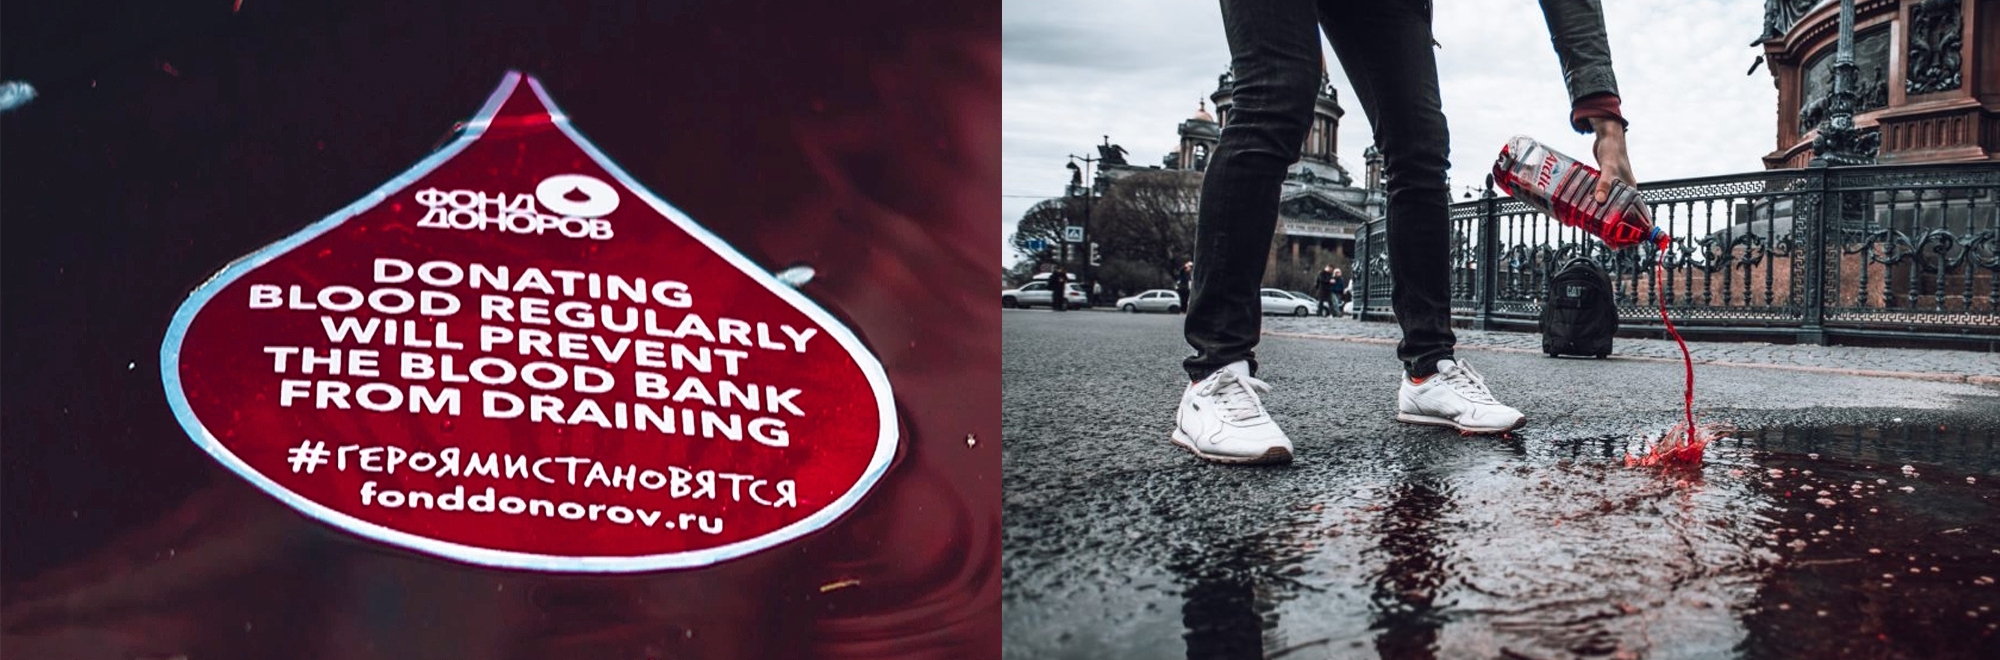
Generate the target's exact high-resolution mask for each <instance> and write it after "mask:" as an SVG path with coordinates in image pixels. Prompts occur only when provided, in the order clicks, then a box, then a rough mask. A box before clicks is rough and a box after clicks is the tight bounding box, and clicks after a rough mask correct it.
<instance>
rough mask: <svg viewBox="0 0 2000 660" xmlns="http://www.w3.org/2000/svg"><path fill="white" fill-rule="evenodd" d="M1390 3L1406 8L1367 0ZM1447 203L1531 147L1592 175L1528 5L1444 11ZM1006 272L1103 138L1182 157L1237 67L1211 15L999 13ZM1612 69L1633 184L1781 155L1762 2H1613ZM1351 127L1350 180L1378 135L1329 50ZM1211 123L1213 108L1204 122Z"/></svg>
mask: <svg viewBox="0 0 2000 660" xmlns="http://www.w3.org/2000/svg"><path fill="white" fill-rule="evenodd" d="M1360 1H1363V2H1390V1H1396V0H1360ZM1435 2H1436V5H1437V14H1436V17H1437V18H1436V30H1435V32H1436V34H1437V40H1438V42H1439V43H1441V44H1442V45H1443V47H1442V48H1441V49H1439V50H1438V51H1437V56H1438V69H1439V77H1440V79H1441V82H1442V84H1443V90H1444V92H1443V93H1444V109H1445V114H1446V116H1447V117H1448V118H1449V120H1450V126H1451V152H1452V169H1451V178H1452V188H1453V191H1454V197H1457V196H1458V195H1459V194H1461V192H1460V191H1462V190H1463V189H1464V188H1465V187H1466V186H1469V185H1479V184H1480V183H1482V182H1483V181H1484V179H1485V173H1486V171H1487V168H1488V167H1489V166H1491V164H1492V161H1493V157H1494V155H1496V154H1497V153H1498V152H1499V149H1500V145H1501V144H1502V143H1504V142H1505V141H1506V139H1507V138H1508V137H1511V136H1513V135H1516V134H1526V135H1532V136H1534V137H1536V138H1537V139H1540V140H1542V141H1543V142H1546V143H1549V144H1550V145H1551V146H1554V147H1555V148H1556V149H1558V150H1560V151H1563V152H1565V153H1569V154H1571V155H1573V156H1578V157H1580V158H1586V159H1588V155H1589V154H1590V141H1589V136H1584V135H1578V134H1577V133H1576V132H1575V131H1574V130H1572V129H1570V128H1569V126H1568V118H1569V97H1568V95H1567V93H1566V92H1565V91H1564V89H1565V88H1564V86H1563V80H1562V67H1561V66H1560V65H1558V64H1557V63H1556V57H1555V51H1554V49H1553V47H1552V46H1551V45H1550V42H1549V36H1548V27H1547V24H1546V23H1544V22H1543V21H1542V14H1541V9H1540V7H1539V5H1538V4H1537V3H1536V2H1535V0H1435ZM1004 3H1005V4H1004V6H1005V17H1004V25H1005V27H1004V29H1005V33H1004V38H1005V42H1004V43H1005V54H1004V56H1003V61H1002V63H1003V70H1002V80H1003V83H1002V84H1003V85H1004V87H1003V89H1004V100H1003V104H1004V105H1003V110H1004V117H1003V120H1002V130H1003V135H1002V149H1003V152H1004V153H1003V158H1004V162H1003V165H1002V186H1001V188H1002V193H1003V194H1004V195H1005V197H1004V198H1003V199H1004V203H1003V204H1002V207H1001V210H1002V213H1001V225H1002V228H1001V237H1002V242H1001V246H1000V249H1001V254H1002V256H1001V261H1002V263H1003V264H1013V263H1014V261H1015V260H1016V258H1017V257H1018V255H1016V254H1015V253H1014V251H1013V249H1012V248H1011V247H1009V246H1008V245H1007V244H1006V237H1008V236H1011V235H1012V234H1013V233H1014V225H1015V223H1016V222H1018V221H1019V220H1020V218H1021V215H1022V214H1023V213H1026V212H1027V210H1028V208H1029V207H1030V206H1033V205H1034V204H1035V202H1037V201H1040V200H1042V199H1046V198H1049V197H1054V196H1057V195H1060V194H1061V192H1062V188H1063V186H1064V185H1065V184H1067V183H1068V180H1069V179H1068V177H1069V171H1068V170H1066V169H1064V165H1065V164H1067V163H1068V157H1069V156H1070V155H1071V154H1076V155H1079V156H1080V155H1085V154H1091V155H1094V154H1095V153H1096V152H1095V150H1093V149H1092V147H1093V146H1095V145H1097V144H1101V143H1102V141H1103V136H1106V135H1109V136H1110V137H1111V142H1112V143H1113V144H1119V145H1123V146H1124V147H1125V148H1126V149H1127V150H1129V151H1130V152H1131V154H1130V155H1129V156H1128V159H1129V160H1130V161H1131V162H1132V163H1134V164H1139V165H1152V164H1157V163H1159V162H1160V157H1161V156H1162V155H1163V154H1166V153H1167V152H1169V151H1172V150H1174V148H1175V147H1176V145H1178V143H1179V136H1178V135H1176V134H1175V128H1176V127H1177V126H1178V125H1179V123H1180V121H1181V120H1182V119H1185V118H1187V117H1189V116H1191V115H1193V114H1194V111H1195V103H1196V101H1197V100H1205V99H1207V98H1208V95H1209V93H1211V92H1213V91H1215V82H1216V76H1218V75H1221V74H1222V72H1223V71H1224V70H1226V69H1227V68H1228V66H1229V49H1228V44H1227V43H1226V42H1225V41H1224V40H1223V36H1222V15H1221V10H1220V9H1219V8H1218V7H1219V6H1218V5H1217V3H1216V1H1215V0H1089V1H1087V2H1079V1H1076V0H1064V1H1057V0H1004ZM1604 5H1605V14H1606V16H1605V22H1606V26H1607V28H1608V30H1609V32H1610V36H1611V57H1612V63H1613V65H1614V67H1615V68H1616V70H1617V74H1618V83H1619V91H1620V92H1621V96H1622V97H1623V98H1624V112H1625V116H1626V119H1627V120H1629V121H1631V122H1632V127H1631V132H1630V133H1629V135H1628V137H1627V143H1628V145H1629V147H1630V150H1631V154H1632V165H1633V170H1634V172H1635V173H1636V174H1637V175H1638V177H1639V179H1640V181H1641V183H1642V184H1643V183H1644V182H1645V181H1648V180H1659V179H1674V178H1683V177H1692V176H1703V175H1711V174H1726V173H1731V172H1744V171H1751V170H1757V169H1762V168H1763V163H1762V161H1760V160H1759V158H1760V157H1761V156H1763V155H1764V154H1766V153H1769V152H1771V151H1772V150H1773V149H1774V148H1775V147H1776V139H1777V138H1776V128H1777V127H1776V122H1777V116H1776V113H1777V105H1776V103H1777V90H1776V88H1775V87H1773V85H1772V82H1771V74H1770V73H1769V72H1768V71H1766V70H1765V69H1764V68H1763V67H1761V66H1760V67H1758V68H1757V71H1756V73H1755V74H1753V75H1745V74H1744V72H1745V71H1746V70H1747V69H1749V68H1750V64H1751V62H1752V61H1753V60H1755V58H1756V57H1757V56H1758V55H1759V54H1761V53H1762V52H1763V51H1762V50H1761V49H1760V48H1758V47H1753V46H1750V45H1749V44H1750V42H1751V41H1752V40H1753V39H1755V38H1756V37H1757V34H1758V33H1759V32H1760V31H1761V27H1762V25H1763V11H1764V2H1763V0H1609V1H1607V2H1605V3H1604ZM1322 48H1323V49H1325V50H1326V57H1327V61H1328V62H1329V64H1330V65H1331V66H1332V68H1333V71H1332V75H1333V84H1334V86H1335V87H1337V88H1339V90H1340V101H1341V107H1342V109H1344V110H1346V112H1347V114H1346V116H1345V118H1344V119H1343V120H1342V121H1341V124H1340V135H1339V154H1338V155H1339V158H1340V162H1341V164H1342V165H1343V166H1345V167H1346V168H1347V169H1348V171H1349V172H1350V173H1352V174H1353V175H1354V177H1355V179H1356V180H1357V182H1358V181H1359V180H1360V178H1361V177H1362V175H1363V168H1362V163H1361V152H1362V151H1363V150H1365V149H1367V148H1368V145H1369V144H1371V142H1372V140H1371V139H1370V137H1369V131H1368V120H1367V118H1366V117H1365V116H1364V113H1363V112H1362V111H1361V108H1360V106H1359V105H1358V104H1357V103H1356V102H1355V101H1354V100H1353V93H1352V88H1351V87H1349V85H1348V84H1347V78H1346V76H1344V75H1342V73H1341V71H1340V67H1339V65H1338V64H1337V62H1338V60H1337V59H1336V58H1334V56H1333V53H1332V51H1331V49H1326V48H1325V47H1324V44H1322ZM1211 110H1212V109H1211Z"/></svg>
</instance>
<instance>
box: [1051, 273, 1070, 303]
mask: <svg viewBox="0 0 2000 660" xmlns="http://www.w3.org/2000/svg"><path fill="white" fill-rule="evenodd" d="M1049 300H1050V302H1049V306H1050V307H1051V308H1052V309H1054V310H1055V311H1058V312H1067V311H1069V273H1068V272H1065V271H1064V270H1063V267H1062V266H1061V265H1060V264H1058V265H1057V266H1056V269H1055V272H1052V273H1049Z"/></svg>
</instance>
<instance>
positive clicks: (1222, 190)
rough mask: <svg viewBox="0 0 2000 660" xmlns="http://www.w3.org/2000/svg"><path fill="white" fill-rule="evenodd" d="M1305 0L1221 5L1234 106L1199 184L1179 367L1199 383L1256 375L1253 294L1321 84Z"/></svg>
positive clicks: (1236, 0) (1312, 19) (1311, 10)
mask: <svg viewBox="0 0 2000 660" xmlns="http://www.w3.org/2000/svg"><path fill="white" fill-rule="evenodd" d="M1316 17H1317V10H1316V8H1315V7H1314V6H1313V2H1312V0H1222V22H1223V28H1224V31H1225V32H1226V33H1227V36H1228V40H1229V53H1230V71H1231V73H1232V74H1233V75H1234V77H1235V89H1234V94H1233V96H1232V98H1231V103H1232V106H1231V108H1230V109H1229V115H1228V117H1226V121H1227V124H1226V125H1225V126H1224V127H1223V129H1222V139H1221V141H1220V142H1219V143H1217V145H1216V148H1215V155H1214V157H1212V158H1210V159H1209V163H1208V171H1207V173H1206V174H1204V175H1203V178H1202V184H1201V203H1200V206H1199V211H1198V215H1197V221H1196V229H1195V258H1194V282H1193V287H1192V291H1191V296H1190V298H1189V300H1187V320H1186V324H1185V331H1186V334H1187V342H1188V344H1189V345H1191V346H1193V347H1194V349H1195V355H1193V356H1192V357H1189V358H1188V359H1187V360H1186V361H1185V362H1183V363H1182V366H1183V367H1185V368H1186V370H1187V374H1188V377H1189V378H1190V379H1192V380H1201V379H1203V378H1205V377H1207V376H1208V375H1209V374H1211V373H1213V372H1215V371H1216V370H1217V369H1221V368H1222V367H1223V366H1225V365H1228V364H1230V363H1233V362H1238V361H1245V362H1249V364H1250V368H1251V370H1252V372H1254V371H1255V370H1256V365H1257V363H1256V356H1255V349H1256V347H1257V334H1258V331H1259V329H1260V327H1261V325H1262V324H1263V320H1264V316H1263V307H1262V305H1261V304H1260V303H1259V301H1258V295H1257V288H1258V285H1260V284H1261V283H1262V282H1263V280H1264V261H1265V259H1266V258H1267V257H1268V256H1269V252H1270V250H1271V235H1272V233H1273V231H1275V230H1276V228H1277V222H1278V192H1279V189H1280V186H1281V185H1282V184H1283V183H1284V180H1285V169H1286V168H1288V167H1291V165H1292V163H1295V162H1298V160H1299V151H1300V150H1301V149H1302V148H1303V147H1304V145H1305V139H1306V130H1307V128H1308V126H1309V124H1310V122H1311V121H1312V108H1313V98H1314V92H1315V91H1316V90H1317V88H1318V87H1319V77H1320V59H1321V58H1320V46H1319V44H1320V39H1319V30H1318V26H1317V23H1318V21H1317V20H1316Z"/></svg>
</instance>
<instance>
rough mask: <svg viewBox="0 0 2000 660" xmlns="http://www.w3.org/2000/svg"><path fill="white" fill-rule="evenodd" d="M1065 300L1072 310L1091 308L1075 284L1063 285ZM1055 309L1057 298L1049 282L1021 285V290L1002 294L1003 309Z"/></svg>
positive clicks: (1087, 299)
mask: <svg viewBox="0 0 2000 660" xmlns="http://www.w3.org/2000/svg"><path fill="white" fill-rule="evenodd" d="M1063 289H1064V293H1063V299H1064V300H1067V301H1069V306H1070V308H1071V309H1083V308H1086V307H1089V306H1090V298H1089V297H1088V296H1085V295H1083V289H1082V288H1081V287H1078V286H1077V285H1075V284H1065V285H1063ZM1038 305H1039V306H1042V307H1055V296H1054V295H1052V292H1051V291H1050V290H1049V282H1048V280H1039V281H1035V282H1029V283H1027V284H1023V285H1021V288H1019V289H1008V290H1006V291H1001V292H1000V306H1001V307H1009V308H1012V307H1035V306H1038Z"/></svg>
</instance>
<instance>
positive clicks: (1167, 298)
mask: <svg viewBox="0 0 2000 660" xmlns="http://www.w3.org/2000/svg"><path fill="white" fill-rule="evenodd" d="M1118 311H1121V312H1125V313H1127V314H1136V313H1138V312H1166V313H1168V314H1179V313H1180V311H1181V294H1178V293H1175V292H1173V291H1170V290H1167V289H1153V290H1150V291H1146V292H1143V293H1140V294H1139V295H1136V296H1127V297H1124V298H1119V299H1118Z"/></svg>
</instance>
